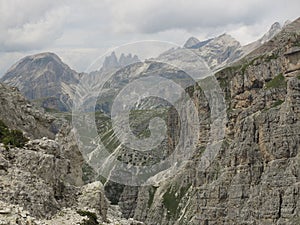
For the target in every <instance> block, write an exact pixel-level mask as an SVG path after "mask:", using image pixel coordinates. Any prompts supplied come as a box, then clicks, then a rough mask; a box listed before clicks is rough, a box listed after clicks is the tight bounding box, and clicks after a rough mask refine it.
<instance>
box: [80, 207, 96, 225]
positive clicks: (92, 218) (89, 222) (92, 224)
mask: <svg viewBox="0 0 300 225" xmlns="http://www.w3.org/2000/svg"><path fill="white" fill-rule="evenodd" d="M77 213H78V214H79V215H80V216H86V217H87V218H88V219H86V220H84V221H83V222H82V223H81V224H80V225H98V224H99V223H98V221H97V215H96V214H95V213H93V212H89V211H83V210H78V211H77Z"/></svg>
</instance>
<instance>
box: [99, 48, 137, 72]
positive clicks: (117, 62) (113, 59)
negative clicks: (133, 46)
mask: <svg viewBox="0 0 300 225" xmlns="http://www.w3.org/2000/svg"><path fill="white" fill-rule="evenodd" d="M136 62H140V59H139V58H138V56H137V55H133V56H132V54H131V53H129V54H127V55H125V54H124V53H122V54H121V55H120V57H119V59H118V57H117V55H116V53H115V52H112V53H111V54H110V55H109V56H106V57H105V59H104V62H103V65H102V68H101V69H102V70H106V71H107V70H111V69H116V68H121V67H124V66H127V65H130V64H132V63H136Z"/></svg>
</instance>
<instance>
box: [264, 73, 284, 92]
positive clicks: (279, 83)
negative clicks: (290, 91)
mask: <svg viewBox="0 0 300 225" xmlns="http://www.w3.org/2000/svg"><path fill="white" fill-rule="evenodd" d="M266 88H267V89H269V88H286V81H285V79H284V76H283V75H282V73H280V74H278V75H277V76H276V77H274V78H273V79H272V80H270V81H269V82H267V83H266Z"/></svg>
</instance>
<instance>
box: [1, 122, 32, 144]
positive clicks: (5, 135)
mask: <svg viewBox="0 0 300 225" xmlns="http://www.w3.org/2000/svg"><path fill="white" fill-rule="evenodd" d="M27 141H28V139H27V138H26V137H24V135H23V133H22V131H20V130H10V129H9V128H8V127H7V126H6V125H5V124H4V122H3V121H2V120H0V142H1V143H3V144H4V145H5V146H6V147H8V146H13V147H23V146H24V145H25V144H26V142H27Z"/></svg>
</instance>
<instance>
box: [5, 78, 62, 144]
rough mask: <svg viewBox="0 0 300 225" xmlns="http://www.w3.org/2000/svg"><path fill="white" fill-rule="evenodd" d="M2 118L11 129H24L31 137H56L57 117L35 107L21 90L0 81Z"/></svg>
mask: <svg viewBox="0 0 300 225" xmlns="http://www.w3.org/2000/svg"><path fill="white" fill-rule="evenodd" d="M0 104H1V107H0V120H2V121H3V122H4V123H5V124H6V125H8V126H9V127H10V128H11V129H18V130H22V131H23V132H24V133H25V135H26V136H28V137H30V138H42V137H49V138H52V139H53V138H54V136H55V133H56V132H57V130H58V123H57V122H56V121H55V118H54V117H52V116H50V115H48V114H45V113H44V112H43V111H40V110H38V109H37V108H35V107H33V106H32V104H30V102H29V101H28V100H26V99H25V98H24V97H23V96H22V95H21V93H20V92H19V90H18V89H17V88H14V87H8V86H6V85H3V84H1V83H0Z"/></svg>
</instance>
